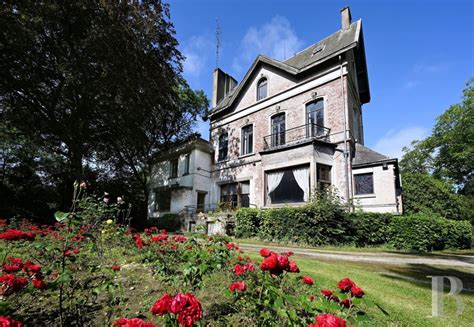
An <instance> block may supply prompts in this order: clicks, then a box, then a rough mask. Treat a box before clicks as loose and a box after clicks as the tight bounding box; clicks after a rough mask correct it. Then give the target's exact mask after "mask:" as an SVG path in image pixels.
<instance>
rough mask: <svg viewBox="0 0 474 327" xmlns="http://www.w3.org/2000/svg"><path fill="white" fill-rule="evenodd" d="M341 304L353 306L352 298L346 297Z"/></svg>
mask: <svg viewBox="0 0 474 327" xmlns="http://www.w3.org/2000/svg"><path fill="white" fill-rule="evenodd" d="M339 304H340V305H342V306H343V307H344V308H347V309H349V308H350V307H351V306H352V301H351V299H344V300H342V301H341V302H339Z"/></svg>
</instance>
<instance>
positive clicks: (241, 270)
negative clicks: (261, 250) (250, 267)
mask: <svg viewBox="0 0 474 327" xmlns="http://www.w3.org/2000/svg"><path fill="white" fill-rule="evenodd" d="M245 270H246V269H245V266H242V265H239V264H236V265H235V266H234V274H236V275H237V276H240V275H243V274H245Z"/></svg>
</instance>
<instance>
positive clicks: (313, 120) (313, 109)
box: [306, 99, 324, 137]
mask: <svg viewBox="0 0 474 327" xmlns="http://www.w3.org/2000/svg"><path fill="white" fill-rule="evenodd" d="M306 123H307V124H308V134H309V135H308V136H309V137H310V136H319V135H321V134H323V133H324V99H317V100H315V101H311V102H309V103H307V104H306Z"/></svg>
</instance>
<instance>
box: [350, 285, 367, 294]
mask: <svg viewBox="0 0 474 327" xmlns="http://www.w3.org/2000/svg"><path fill="white" fill-rule="evenodd" d="M351 293H352V296H355V297H363V296H364V291H363V290H362V288H360V287H357V285H354V286H352V287H351Z"/></svg>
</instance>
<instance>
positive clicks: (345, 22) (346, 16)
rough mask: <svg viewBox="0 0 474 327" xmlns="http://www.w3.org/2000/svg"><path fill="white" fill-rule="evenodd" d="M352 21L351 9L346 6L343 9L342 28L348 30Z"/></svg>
mask: <svg viewBox="0 0 474 327" xmlns="http://www.w3.org/2000/svg"><path fill="white" fill-rule="evenodd" d="M351 23H352V17H351V9H350V8H349V7H344V8H342V9H341V28H342V30H348V29H349V27H350V26H351Z"/></svg>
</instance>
